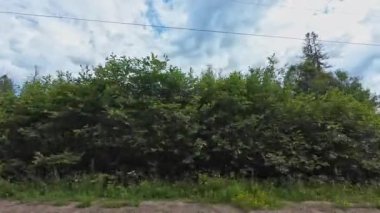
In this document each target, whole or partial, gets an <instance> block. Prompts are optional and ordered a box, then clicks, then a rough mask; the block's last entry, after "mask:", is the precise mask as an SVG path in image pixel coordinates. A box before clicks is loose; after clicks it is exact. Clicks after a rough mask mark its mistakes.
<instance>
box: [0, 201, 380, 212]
mask: <svg viewBox="0 0 380 213" xmlns="http://www.w3.org/2000/svg"><path fill="white" fill-rule="evenodd" d="M95 212H96V213H156V212H157V213H176V212H179V213H243V211H242V210H239V209H236V208H233V207H230V206H225V205H204V204H195V203H184V202H143V203H141V204H140V205H139V206H138V207H123V208H117V209H106V208H100V207H97V206H92V207H89V208H77V207H76V206H75V204H71V205H68V206H51V205H45V204H24V203H18V202H10V201H0V213H95ZM251 213H380V210H378V209H370V208H352V209H345V210H343V209H338V208H334V207H333V206H332V205H330V204H328V203H316V202H305V203H302V204H293V205H290V206H289V207H288V208H285V209H282V210H275V211H251Z"/></svg>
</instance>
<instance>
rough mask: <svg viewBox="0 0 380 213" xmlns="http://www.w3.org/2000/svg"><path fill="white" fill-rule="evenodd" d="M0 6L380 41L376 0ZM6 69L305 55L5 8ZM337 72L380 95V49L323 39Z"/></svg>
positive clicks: (226, 64) (231, 66) (280, 44)
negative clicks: (120, 58)
mask: <svg viewBox="0 0 380 213" xmlns="http://www.w3.org/2000/svg"><path fill="white" fill-rule="evenodd" d="M0 8H1V10H2V11H4V10H9V11H17V12H26V13H38V14H51V15H65V16H73V17H81V18H89V19H103V20H111V21H122V22H136V23H144V24H155V25H168V26H180V27H191V28H202V29H213V30H226V31H237V32H246V33H257V34H270V35H281V36H290V37H300V38H302V37H303V36H304V34H305V33H306V32H308V31H316V32H317V33H319V34H320V36H321V38H322V39H325V40H342V41H347V42H365V43H380V24H379V23H380V15H379V14H380V3H379V2H378V0H360V1H359V0H318V1H311V0H265V1H264V0H145V1H144V0H96V1H94V0H81V1H78V0H64V1H57V0H38V1H30V0H8V1H1V2H0ZM0 20H1V22H0V38H1V39H0V49H1V51H0V75H1V74H8V75H10V76H11V77H13V78H14V79H16V80H17V82H22V81H24V80H25V79H27V78H28V77H30V76H31V75H32V73H33V72H34V66H37V67H38V69H39V70H40V72H41V74H47V73H54V72H55V71H56V70H70V71H72V72H77V71H79V70H80V65H97V64H99V63H103V62H104V58H105V57H106V56H108V55H110V54H111V53H114V54H117V55H126V56H132V57H142V56H146V55H148V54H150V53H151V52H153V53H155V54H158V55H163V54H167V55H168V56H169V58H170V59H171V61H172V63H173V64H175V65H178V66H180V67H182V68H184V69H185V70H187V69H189V68H190V67H193V68H194V69H195V71H196V72H200V71H202V70H203V69H205V67H206V66H207V65H213V67H214V68H215V69H217V70H218V71H221V72H223V73H228V72H230V71H233V70H242V71H244V70H247V67H249V66H261V65H263V64H264V63H265V59H266V57H267V56H270V55H272V54H273V53H275V54H276V55H277V57H278V59H279V60H280V62H281V64H282V65H284V64H286V63H291V62H296V61H297V60H299V57H300V52H301V47H302V42H301V41H295V40H281V39H269V38H256V37H243V36H231V35H223V34H209V33H199V32H191V31H178V30H157V29H152V28H149V27H145V28H144V27H133V26H125V25H114V24H104V23H90V22H80V21H72V20H55V19H42V18H31V17H20V16H14V15H4V14H0ZM325 49H326V51H327V52H328V53H329V54H330V63H331V64H332V65H333V68H343V69H345V70H347V71H348V72H350V73H352V74H353V75H356V76H359V77H361V78H362V80H363V82H364V84H365V86H366V87H368V88H371V89H372V90H373V91H376V92H377V93H380V47H368V46H354V45H348V44H326V45H325Z"/></svg>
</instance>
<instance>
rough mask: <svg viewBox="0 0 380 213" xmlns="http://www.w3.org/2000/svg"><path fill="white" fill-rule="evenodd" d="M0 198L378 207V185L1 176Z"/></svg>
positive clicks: (131, 203) (84, 203)
mask: <svg viewBox="0 0 380 213" xmlns="http://www.w3.org/2000/svg"><path fill="white" fill-rule="evenodd" d="M0 198H2V199H10V200H18V201H22V202H44V203H50V204H52V205H66V204H69V203H77V207H79V208H85V207H88V206H90V205H99V206H101V207H105V208H119V207H123V206H137V205H138V204H139V203H140V202H142V201H162V200H181V201H189V202H201V203H221V204H231V205H234V206H236V207H239V208H242V209H278V208H281V207H282V206H284V205H286V203H289V202H292V203H294V202H295V203H297V202H304V201H325V202H331V203H333V204H335V205H336V206H337V207H339V208H349V207H353V206H365V207H376V208H377V207H379V206H380V187H379V186H376V185H349V184H322V183H319V184H315V183H314V184H312V183H301V182H299V183H289V184H280V185H279V184H274V183H272V182H270V181H266V182H253V181H246V180H237V179H223V178H210V177H204V176H203V177H201V178H200V180H199V181H198V182H190V181H189V182H187V181H183V182H175V183H168V182H163V181H142V182H140V183H139V184H134V185H129V186H121V185H117V184H107V185H105V184H104V183H103V182H100V181H99V182H98V181H93V180H92V179H91V178H88V177H87V178H83V179H80V180H79V181H78V182H70V181H65V180H61V181H57V182H55V183H49V184H46V183H32V182H26V183H25V182H23V183H10V182H8V181H5V180H0Z"/></svg>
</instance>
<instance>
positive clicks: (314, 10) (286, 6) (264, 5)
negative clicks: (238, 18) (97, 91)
mask: <svg viewBox="0 0 380 213" xmlns="http://www.w3.org/2000/svg"><path fill="white" fill-rule="evenodd" d="M229 3H238V4H244V5H251V6H259V7H267V8H269V7H273V6H274V4H268V3H261V2H259V1H242V0H229ZM278 7H280V8H285V9H290V10H304V11H309V12H315V13H325V12H326V11H325V10H322V9H319V10H318V9H313V8H301V7H294V6H291V5H287V4H279V5H278ZM334 13H335V14H341V15H346V16H354V15H358V14H357V13H353V12H346V11H340V10H334ZM371 16H373V17H380V15H376V14H372V15H371Z"/></svg>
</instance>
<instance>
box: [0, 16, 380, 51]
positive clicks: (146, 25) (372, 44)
mask: <svg viewBox="0 0 380 213" xmlns="http://www.w3.org/2000/svg"><path fill="white" fill-rule="evenodd" d="M0 14H8V15H18V16H29V17H38V18H53V19H67V20H75V21H86V22H97V23H105V24H119V25H129V26H140V27H152V28H160V29H172V30H183V31H195V32H204V33H216V34H228V35H238V36H251V37H263V38H275V39H287V40H298V41H304V38H298V37H291V36H280V35H269V34H256V33H244V32H234V31H225V30H212V29H200V28H189V27H176V26H165V25H154V24H143V23H135V22H121V21H109V20H101V19H88V18H76V17H69V16H58V15H46V14H35V13H22V12H15V11H0ZM319 41H320V42H324V43H334V44H349V45H361V46H374V47H380V43H364V42H346V41H337V40H319Z"/></svg>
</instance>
